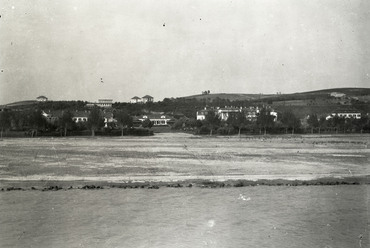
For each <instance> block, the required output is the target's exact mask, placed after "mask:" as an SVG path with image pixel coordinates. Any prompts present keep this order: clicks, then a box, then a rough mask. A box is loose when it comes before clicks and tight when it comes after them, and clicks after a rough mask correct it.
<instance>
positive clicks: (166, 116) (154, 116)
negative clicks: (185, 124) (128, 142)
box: [140, 114, 173, 120]
mask: <svg viewBox="0 0 370 248" xmlns="http://www.w3.org/2000/svg"><path fill="white" fill-rule="evenodd" d="M144 116H147V118H148V119H150V120H153V119H156V120H157V119H161V120H164V119H171V118H173V117H172V116H169V115H165V114H163V115H161V114H149V115H143V116H142V117H144ZM162 117H163V118H162ZM140 119H145V118H140Z"/></svg>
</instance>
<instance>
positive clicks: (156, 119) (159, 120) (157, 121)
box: [139, 114, 174, 126]
mask: <svg viewBox="0 0 370 248" xmlns="http://www.w3.org/2000/svg"><path fill="white" fill-rule="evenodd" d="M147 119H149V120H150V121H151V122H153V126H167V125H170V124H172V123H174V120H173V118H172V116H169V115H165V114H150V115H143V116H142V117H141V118H139V120H140V121H141V122H143V121H145V120H147Z"/></svg>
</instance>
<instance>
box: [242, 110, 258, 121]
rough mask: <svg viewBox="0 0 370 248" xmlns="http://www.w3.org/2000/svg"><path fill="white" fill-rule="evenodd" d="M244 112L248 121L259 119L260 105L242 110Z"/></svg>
mask: <svg viewBox="0 0 370 248" xmlns="http://www.w3.org/2000/svg"><path fill="white" fill-rule="evenodd" d="M242 111H243V112H244V115H245V118H246V119H247V120H248V121H257V117H258V113H259V108H258V107H249V108H245V109H243V110H242Z"/></svg>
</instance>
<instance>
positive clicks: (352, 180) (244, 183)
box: [0, 175, 370, 192]
mask: <svg viewBox="0 0 370 248" xmlns="http://www.w3.org/2000/svg"><path fill="white" fill-rule="evenodd" d="M369 184H370V176H369V175H367V176H358V177H344V178H336V177H323V178H317V179H311V180H297V179H295V180H287V179H258V180H248V179H239V180H225V181H219V180H216V181H215V180H207V179H195V180H180V181H123V182H110V181H87V180H79V181H64V180H63V181H60V180H40V181H34V180H31V181H23V180H21V181H19V180H0V185H1V186H0V191H1V192H7V191H60V190H72V189H80V190H99V189H114V188H118V189H159V188H192V187H195V188H231V187H250V186H253V187H254V186H289V187H290V186H292V187H295V186H333V185H338V186H339V185H369Z"/></svg>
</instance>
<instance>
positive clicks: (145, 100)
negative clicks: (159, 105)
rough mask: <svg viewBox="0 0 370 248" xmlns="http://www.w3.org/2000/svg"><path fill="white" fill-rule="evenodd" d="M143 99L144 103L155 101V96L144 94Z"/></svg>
mask: <svg viewBox="0 0 370 248" xmlns="http://www.w3.org/2000/svg"><path fill="white" fill-rule="evenodd" d="M141 99H142V102H143V103H147V102H153V101H154V98H153V97H152V96H149V95H146V96H143V97H142V98H141Z"/></svg>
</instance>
